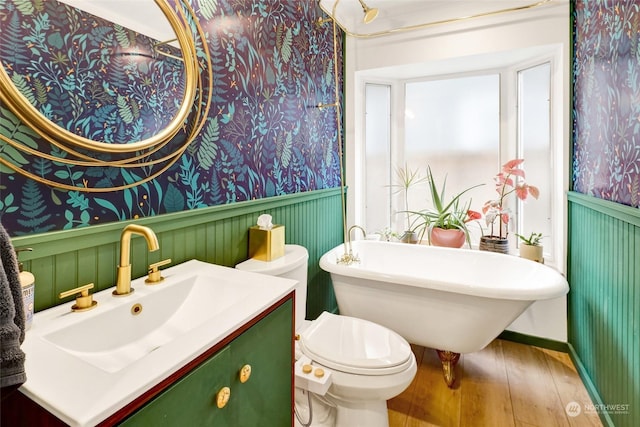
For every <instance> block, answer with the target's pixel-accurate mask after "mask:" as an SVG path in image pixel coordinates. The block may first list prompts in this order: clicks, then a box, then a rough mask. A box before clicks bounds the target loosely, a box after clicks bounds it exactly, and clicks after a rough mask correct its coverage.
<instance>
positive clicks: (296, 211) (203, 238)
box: [12, 189, 342, 318]
mask: <svg viewBox="0 0 640 427" xmlns="http://www.w3.org/2000/svg"><path fill="white" fill-rule="evenodd" d="M341 209H342V207H341V197H340V190H339V189H327V190H319V191H312V192H306V193H299V194H292V195H286V196H277V197H270V198H267V199H260V200H254V201H249V202H240V203H234V204H231V205H223V206H214V207H208V208H203V209H196V210H193V211H189V212H180V213H177V214H168V215H160V216H157V217H150V218H143V219H139V220H136V221H127V222H121V223H110V224H104V225H99V226H92V227H87V228H81V229H76V230H66V231H61V232H52V233H45V234H40V235H32V236H21V237H16V238H14V239H12V242H13V244H14V246H16V247H25V246H29V247H32V248H33V249H34V251H33V252H29V253H26V252H25V253H22V254H21V256H20V258H21V260H23V261H24V264H25V269H26V270H27V271H31V272H33V273H34V275H35V276H36V293H35V309H36V311H41V310H44V309H46V308H49V307H52V306H54V305H57V304H60V303H62V302H66V301H69V300H71V299H72V298H71V297H70V298H68V299H66V300H65V301H61V300H59V299H58V298H57V295H58V293H60V292H62V291H65V290H68V289H71V288H74V287H77V286H81V285H84V284H86V283H88V282H94V283H95V285H96V288H95V289H94V291H97V290H103V289H106V288H110V287H112V286H114V285H115V277H116V266H117V265H118V263H119V253H120V233H121V231H122V229H123V228H124V227H125V226H126V225H127V224H129V223H136V224H141V225H146V226H149V227H151V228H152V229H153V230H154V231H155V233H156V234H157V236H158V241H159V243H160V250H159V251H156V252H151V253H150V252H148V250H147V244H146V241H145V240H144V238H142V237H140V236H134V237H133V238H132V240H131V264H132V277H133V278H136V277H141V276H144V275H146V272H147V266H148V265H149V264H150V263H154V262H158V261H161V260H164V259H167V258H171V260H172V263H171V265H175V264H179V263H182V262H184V261H187V260H190V259H193V258H197V259H200V260H202V261H207V262H212V263H216V264H221V265H225V266H230V267H232V266H234V265H235V264H237V263H239V262H241V261H244V260H245V259H246V258H247V250H248V234H249V233H248V229H249V227H250V226H252V225H254V224H255V223H256V220H257V218H258V216H259V215H260V214H262V213H269V214H271V215H272V216H273V218H274V222H275V223H278V224H284V225H285V227H286V229H285V239H286V242H287V243H292V244H299V245H302V246H305V247H306V248H307V249H308V250H309V296H308V299H307V303H308V304H307V312H308V317H309V318H315V317H317V316H318V315H319V314H320V313H321V312H322V311H323V310H328V311H337V304H336V302H335V297H334V294H333V288H332V286H331V281H330V278H329V275H328V274H327V273H325V272H324V271H321V270H320V268H319V266H318V260H319V259H320V256H322V254H323V253H325V252H326V251H327V250H329V249H331V248H333V247H334V246H336V245H338V244H340V243H341V242H342V229H341V227H342V219H341Z"/></svg>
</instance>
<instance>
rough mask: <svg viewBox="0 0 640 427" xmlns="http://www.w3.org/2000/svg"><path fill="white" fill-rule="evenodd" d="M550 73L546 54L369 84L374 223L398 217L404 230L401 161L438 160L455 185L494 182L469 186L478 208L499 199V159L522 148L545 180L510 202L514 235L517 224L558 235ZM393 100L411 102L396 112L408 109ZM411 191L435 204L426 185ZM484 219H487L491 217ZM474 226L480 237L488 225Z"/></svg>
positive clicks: (440, 175) (394, 225)
mask: <svg viewBox="0 0 640 427" xmlns="http://www.w3.org/2000/svg"><path fill="white" fill-rule="evenodd" d="M550 80H551V65H550V63H548V62H547V63H543V64H540V65H536V66H533V67H529V68H526V69H521V70H517V69H505V70H499V71H496V72H493V73H486V74H478V75H464V76H453V77H447V78H439V79H435V78H431V79H428V80H427V79H422V80H416V79H412V80H407V81H399V82H392V83H390V84H389V85H382V84H366V85H365V97H366V102H365V104H366V116H365V127H366V133H365V141H366V143H365V150H364V158H363V160H364V161H363V163H362V165H361V166H362V167H363V170H364V177H365V179H364V186H365V187H366V190H364V194H366V196H365V199H366V207H365V211H364V212H365V216H366V220H365V221H364V223H365V224H366V227H367V230H380V229H382V228H384V227H385V226H389V227H391V229H392V230H394V231H396V232H398V233H401V232H402V231H404V226H405V222H406V219H405V218H404V216H403V215H402V211H403V210H404V209H405V201H404V199H403V198H401V197H398V196H397V195H394V192H393V188H392V184H394V182H397V177H396V175H395V170H396V169H397V168H398V167H404V166H406V167H408V168H409V169H412V170H416V169H418V170H420V172H421V173H422V176H424V175H425V174H426V167H427V165H429V166H430V167H431V169H432V172H433V174H434V177H435V179H436V180H437V181H438V183H439V184H440V185H441V184H442V183H443V181H444V179H445V177H446V180H447V182H446V189H447V193H448V194H455V193H458V192H460V191H462V190H463V189H465V188H468V187H471V186H474V185H476V184H479V183H484V184H486V185H484V186H482V187H479V188H476V189H473V190H471V191H470V192H469V193H467V194H468V195H469V196H470V197H471V199H472V208H473V209H475V210H481V208H482V205H483V204H484V202H485V201H486V200H489V199H493V198H495V189H494V186H493V181H492V178H493V176H494V175H495V174H496V173H497V172H498V171H499V168H500V165H501V164H502V163H504V162H506V161H507V160H509V159H512V158H516V157H523V158H525V170H526V173H527V182H528V183H530V184H532V185H536V186H537V187H539V188H540V199H539V200H529V201H526V202H525V203H522V202H516V199H515V197H514V198H513V199H512V200H511V201H510V203H511V206H510V208H511V210H512V212H514V213H515V215H514V218H515V219H514V220H513V221H512V222H511V224H510V229H509V233H510V237H511V238H513V239H514V241H515V238H514V234H515V233H518V234H526V235H528V234H529V233H531V232H533V231H535V232H541V233H542V234H543V235H544V236H549V237H552V236H551V235H552V233H553V224H552V217H553V215H552V212H553V211H552V209H553V206H552V200H553V196H552V194H553V193H552V191H551V189H552V185H553V184H552V182H553V180H552V174H551V173H549V171H550V170H551V169H552V167H553V165H552V164H551V159H552V157H553V156H552V150H553V146H552V143H551V142H552V141H551V128H550V117H551V111H550V108H551V103H550V93H551V92H550ZM394 89H399V90H395V91H394ZM394 93H395V95H394ZM394 96H396V97H398V99H396V98H394ZM391 105H404V111H398V112H397V115H398V116H399V117H395V118H394V117H393V115H394V111H393V109H392V108H391V107H390V106H391ZM393 126H397V127H398V129H394V128H393ZM391 135H398V137H397V138H395V137H394V138H392V137H391ZM381 187H385V188H387V190H383V191H381ZM381 194H382V195H383V197H380V195H381ZM408 198H409V200H408V205H409V209H410V210H421V209H425V208H426V207H428V205H429V203H430V200H429V192H428V189H427V187H426V184H424V185H422V186H416V187H412V188H411V189H410V191H409V196H408ZM481 225H482V226H483V227H485V228H486V226H485V224H484V222H481ZM472 228H473V227H472ZM472 232H473V234H474V235H473V236H472V242H473V243H475V244H476V245H477V242H478V241H479V236H480V235H481V233H482V231H481V229H480V228H479V227H476V228H475V231H473V230H472ZM550 243H551V242H550ZM513 247H516V246H515V245H514V246H513ZM553 247H554V245H553V244H549V245H545V254H546V255H547V256H553V253H551V251H552V250H553Z"/></svg>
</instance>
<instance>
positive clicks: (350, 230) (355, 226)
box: [349, 225, 367, 241]
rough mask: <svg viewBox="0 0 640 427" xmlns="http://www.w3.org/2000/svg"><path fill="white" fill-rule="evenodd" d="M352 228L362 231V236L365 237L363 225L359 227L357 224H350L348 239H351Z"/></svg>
mask: <svg viewBox="0 0 640 427" xmlns="http://www.w3.org/2000/svg"><path fill="white" fill-rule="evenodd" d="M353 230H360V231H362V237H364V238H365V239H366V238H367V232H366V231H365V229H364V228H363V227H360V226H359V225H352V226H351V227H350V228H349V241H351V232H352V231H353Z"/></svg>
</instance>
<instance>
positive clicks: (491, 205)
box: [482, 159, 540, 239]
mask: <svg viewBox="0 0 640 427" xmlns="http://www.w3.org/2000/svg"><path fill="white" fill-rule="evenodd" d="M522 163H524V159H513V160H509V161H508V162H507V163H505V164H504V165H502V170H501V171H500V172H499V173H498V174H497V175H496V176H495V177H494V181H495V183H496V192H497V193H498V198H497V199H493V200H488V201H487V202H486V203H485V204H484V206H483V207H482V213H483V214H484V216H485V220H486V222H487V226H491V236H495V234H494V225H496V222H497V223H498V224H497V227H498V229H499V232H498V236H497V237H499V238H500V239H502V238H504V237H506V235H504V236H503V232H502V229H503V227H502V225H503V224H505V225H506V224H509V220H510V218H511V217H510V211H509V209H508V208H506V207H505V199H506V197H507V196H508V195H510V194H511V193H515V194H516V196H517V197H518V199H520V200H526V199H527V197H529V195H531V197H533V198H534V199H537V198H538V196H539V195H540V190H538V187H535V186H533V185H529V184H527V183H526V182H525V174H524V170H523V169H522Z"/></svg>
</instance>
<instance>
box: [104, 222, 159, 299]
mask: <svg viewBox="0 0 640 427" xmlns="http://www.w3.org/2000/svg"><path fill="white" fill-rule="evenodd" d="M132 234H138V235H140V236H143V237H144V238H145V239H146V240H147V247H148V248H149V251H151V252H153V251H157V250H158V249H159V248H160V245H158V237H156V234H155V233H154V232H153V230H151V229H150V228H149V227H144V226H142V225H136V224H130V225H127V226H126V227H125V228H124V230H122V234H121V235H120V264H119V265H118V278H117V281H116V290H115V291H113V295H115V296H122V295H129V294H130V293H132V292H133V289H132V288H131V235H132Z"/></svg>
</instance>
